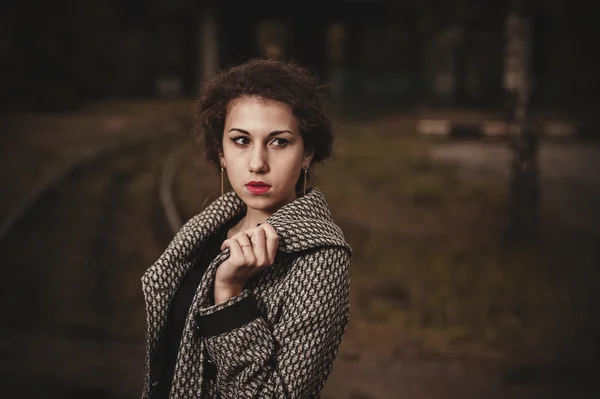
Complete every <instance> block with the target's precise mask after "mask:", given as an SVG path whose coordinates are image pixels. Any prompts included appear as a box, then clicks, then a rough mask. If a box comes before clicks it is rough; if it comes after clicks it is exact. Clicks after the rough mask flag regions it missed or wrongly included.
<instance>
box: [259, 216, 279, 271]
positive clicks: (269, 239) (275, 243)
mask: <svg viewBox="0 0 600 399" xmlns="http://www.w3.org/2000/svg"><path fill="white" fill-rule="evenodd" d="M259 228H261V229H263V230H264V231H265V237H266V244H267V255H268V257H269V261H270V262H271V263H273V262H274V261H275V255H276V254H277V248H278V247H279V235H278V234H277V231H275V228H273V226H271V225H270V224H268V223H263V224H261V225H260V226H259Z"/></svg>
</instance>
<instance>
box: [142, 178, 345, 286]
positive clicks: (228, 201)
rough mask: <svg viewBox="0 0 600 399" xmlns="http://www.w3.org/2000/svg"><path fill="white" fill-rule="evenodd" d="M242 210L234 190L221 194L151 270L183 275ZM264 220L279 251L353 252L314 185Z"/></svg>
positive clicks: (225, 254)
mask: <svg viewBox="0 0 600 399" xmlns="http://www.w3.org/2000/svg"><path fill="white" fill-rule="evenodd" d="M245 211H246V204H245V203H244V202H243V201H242V200H241V199H240V198H239V197H238V196H237V194H235V192H233V191H231V192H228V193H226V194H224V195H222V196H221V197H219V198H218V199H216V200H215V201H213V202H212V203H211V204H210V205H208V206H207V207H206V208H205V209H204V210H203V211H202V212H201V213H199V214H198V215H196V216H194V217H192V218H191V219H190V220H189V221H188V222H187V223H185V225H184V226H183V227H182V228H181V229H180V230H179V232H178V233H177V234H176V235H175V237H174V238H173V240H172V241H171V243H170V244H169V246H168V247H167V248H166V250H165V251H164V253H163V254H162V255H161V256H160V258H159V259H158V260H157V261H156V262H155V264H154V265H153V266H152V267H151V268H150V269H155V271H156V272H157V273H158V274H162V272H166V271H167V270H165V269H170V270H171V271H172V272H175V274H176V275H183V274H185V272H186V271H187V270H188V268H189V267H190V266H191V265H192V264H193V262H194V259H195V257H196V255H197V254H198V252H199V250H200V249H201V248H202V245H203V244H204V242H205V241H206V240H207V239H208V238H209V237H210V235H211V234H212V233H213V232H215V231H217V230H218V229H219V228H220V227H221V226H222V225H224V224H225V223H227V222H228V221H229V220H231V219H232V218H234V217H236V216H237V215H240V214H242V213H243V212H245ZM265 222H266V223H269V224H270V225H271V226H273V228H274V229H275V231H276V232H277V234H278V236H279V249H278V251H280V252H283V253H287V254H293V253H295V252H302V251H306V250H310V249H312V248H317V247H323V246H337V247H342V248H344V249H345V250H347V251H348V252H349V254H352V249H351V248H350V246H349V245H348V243H347V242H346V241H345V239H344V235H343V232H342V230H341V229H340V228H339V227H338V226H337V225H336V224H335V222H334V220H333V218H332V216H331V213H330V211H329V207H328V205H327V201H326V199H325V196H324V195H323V193H322V192H321V191H320V190H319V189H317V188H312V189H311V190H310V191H309V192H308V193H307V194H306V195H304V196H302V197H299V198H297V199H296V200H294V201H292V202H290V203H288V204H286V205H284V206H283V207H281V208H280V209H278V210H277V211H276V212H275V213H274V214H273V215H271V216H270V217H269V218H268V219H267V220H265ZM228 251H229V250H228V249H226V250H225V251H223V252H222V253H221V254H220V256H219V258H221V257H223V256H225V257H226V256H227V255H228ZM156 269H162V270H160V271H159V270H156ZM157 277H159V276H157ZM159 278H160V277H159Z"/></svg>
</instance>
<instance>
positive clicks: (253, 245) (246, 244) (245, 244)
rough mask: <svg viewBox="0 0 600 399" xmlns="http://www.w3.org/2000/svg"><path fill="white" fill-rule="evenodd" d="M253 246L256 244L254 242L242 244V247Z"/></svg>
mask: <svg viewBox="0 0 600 399" xmlns="http://www.w3.org/2000/svg"><path fill="white" fill-rule="evenodd" d="M253 246H254V244H245V245H242V246H241V247H242V248H244V247H253Z"/></svg>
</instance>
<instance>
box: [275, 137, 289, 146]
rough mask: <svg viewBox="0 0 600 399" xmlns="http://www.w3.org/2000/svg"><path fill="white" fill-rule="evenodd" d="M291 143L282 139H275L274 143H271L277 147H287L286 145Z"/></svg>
mask: <svg viewBox="0 0 600 399" xmlns="http://www.w3.org/2000/svg"><path fill="white" fill-rule="evenodd" d="M289 142H290V141H289V140H286V139H283V138H281V137H277V138H275V139H273V141H271V143H274V144H275V146H276V147H285V146H286V145H288V143H289Z"/></svg>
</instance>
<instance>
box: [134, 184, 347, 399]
mask: <svg viewBox="0 0 600 399" xmlns="http://www.w3.org/2000/svg"><path fill="white" fill-rule="evenodd" d="M244 207H245V204H244V203H243V202H242V201H241V200H240V198H239V197H238V196H237V195H236V194H235V193H234V192H229V193H227V194H225V195H223V196H221V197H220V198H219V199H217V200H215V201H214V202H213V203H212V204H210V205H209V206H208V207H207V208H206V209H205V210H204V211H202V212H201V213H200V214H198V215H196V216H195V217H193V218H192V219H190V220H189V221H188V222H187V223H186V224H185V225H184V226H183V227H182V228H181V230H180V231H179V232H178V233H177V234H176V236H175V238H174V239H173V241H172V242H171V243H170V244H169V246H168V247H167V249H166V250H165V252H164V253H163V254H162V255H161V256H160V258H159V259H158V260H157V261H156V262H155V263H154V264H153V265H152V266H151V267H150V268H149V269H148V270H147V271H146V272H145V273H144V275H143V277H142V287H143V291H144V298H145V302H146V324H147V337H146V367H145V384H144V391H143V394H142V398H151V397H152V395H153V393H154V391H155V387H156V386H157V384H158V382H157V381H156V375H157V374H156V373H157V370H156V369H157V368H158V367H156V365H155V364H154V357H155V354H156V350H157V342H158V339H159V335H160V332H161V328H162V327H163V325H164V324H165V321H166V318H167V312H168V308H169V304H170V302H171V300H172V298H173V296H174V293H175V290H176V289H177V287H178V286H179V283H180V282H181V280H182V279H183V277H184V275H185V274H186V272H187V271H188V270H189V269H190V268H191V267H192V266H193V264H194V261H195V260H196V259H197V257H198V253H199V251H200V250H201V248H202V244H203V243H204V242H205V241H206V239H207V238H208V237H209V235H210V234H211V233H212V232H214V231H216V230H217V229H218V228H219V227H220V226H221V225H223V224H225V223H226V222H227V221H228V220H230V219H231V218H233V217H235V216H236V215H238V214H240V213H241V212H243V211H244V210H245V208H244ZM266 222H268V223H269V224H271V225H272V226H273V227H274V228H275V230H276V231H277V233H278V235H279V249H278V253H277V255H276V257H275V262H274V264H273V265H272V266H271V267H269V268H267V269H265V270H263V271H261V272H259V273H258V274H257V275H255V276H254V277H253V278H252V279H251V280H249V281H248V283H247V284H246V287H245V289H244V291H243V292H242V293H241V294H239V295H237V296H235V297H233V298H231V299H230V300H228V301H226V302H224V303H222V304H219V305H214V302H213V293H212V289H213V283H214V278H215V272H216V269H217V267H218V266H219V265H220V264H221V263H222V262H223V261H225V260H226V259H227V258H228V256H229V249H226V250H225V251H223V252H221V253H220V254H219V255H218V256H217V257H216V258H215V259H214V260H213V261H212V263H211V264H210V265H209V267H208V269H207V271H206V273H205V274H204V277H203V279H202V281H201V283H200V285H199V287H198V289H197V291H196V294H195V297H194V299H193V301H192V305H191V307H190V311H189V314H188V317H187V320H186V324H185V327H184V331H183V336H182V340H181V345H180V348H179V354H178V357H177V363H176V366H175V372H174V377H173V386H172V389H171V395H170V397H171V398H172V399H190V398H219V397H220V398H286V397H287V398H314V397H319V393H320V391H321V389H322V388H323V386H324V385H325V382H326V380H327V377H328V375H329V373H330V371H331V369H332V366H333V362H334V359H335V357H336V354H337V351H338V347H339V344H340V342H341V338H342V335H343V333H344V332H345V330H346V326H347V324H348V319H349V303H348V295H349V277H350V272H349V263H350V258H351V256H352V251H351V248H350V246H349V245H348V244H347V243H346V241H345V239H344V236H343V234H342V231H341V229H340V228H339V227H338V226H337V225H336V224H335V223H334V221H333V219H332V217H331V214H330V212H329V209H328V206H327V202H326V200H325V197H324V196H323V194H322V193H321V192H320V191H319V190H318V189H316V188H313V189H312V190H311V191H310V192H308V193H307V194H306V195H305V196H303V197H300V198H298V199H296V200H295V201H293V202H291V203H289V204H287V205H285V206H283V207H282V208H280V209H279V210H278V211H277V212H275V213H274V214H273V215H272V216H271V217H270V218H269V219H267V220H266ZM215 366H216V370H217V377H216V381H215V379H214V378H207V377H205V375H206V369H209V368H210V367H212V368H214V367H215Z"/></svg>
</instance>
